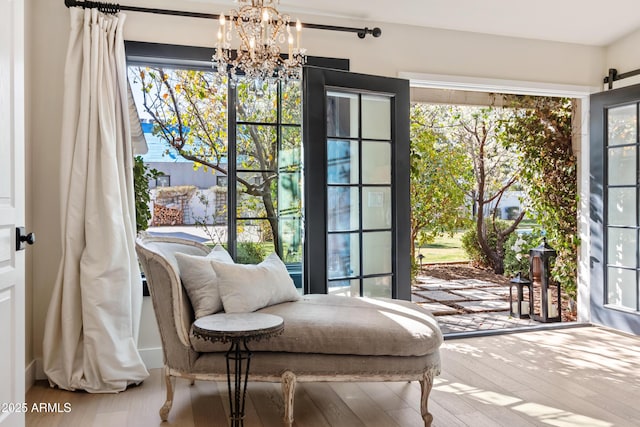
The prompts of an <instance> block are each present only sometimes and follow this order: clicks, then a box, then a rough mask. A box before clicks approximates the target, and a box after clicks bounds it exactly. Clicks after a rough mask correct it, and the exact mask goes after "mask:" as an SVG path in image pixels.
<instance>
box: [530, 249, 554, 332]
mask: <svg viewBox="0 0 640 427" xmlns="http://www.w3.org/2000/svg"><path fill="white" fill-rule="evenodd" d="M556 255H557V252H556V250H555V249H553V248H552V247H551V246H549V245H548V244H547V239H546V238H543V239H542V243H541V244H540V246H537V247H535V248H533V249H531V250H530V251H529V276H530V278H531V282H532V286H533V288H534V298H535V297H536V294H537V295H539V298H540V301H539V304H534V307H533V311H532V316H533V319H534V320H536V321H538V322H544V323H548V322H560V321H562V317H561V311H562V305H561V293H560V283H559V282H557V281H556V282H555V283H553V284H552V283H550V280H549V273H550V261H551V259H552V258H555V256H556ZM536 289H538V290H539V292H535V290H536Z"/></svg>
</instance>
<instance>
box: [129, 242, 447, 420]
mask: <svg viewBox="0 0 640 427" xmlns="http://www.w3.org/2000/svg"><path fill="white" fill-rule="evenodd" d="M136 251H137V253H138V257H139V260H140V262H141V264H142V268H143V270H144V272H145V275H146V278H147V283H148V287H149V291H150V294H151V297H152V301H153V307H154V310H155V313H156V319H157V322H158V328H159V330H160V335H161V338H162V345H163V352H164V363H165V382H166V386H167V397H166V402H165V403H164V405H163V406H162V408H161V409H160V417H161V418H162V420H163V421H166V420H167V419H168V416H169V411H170V410H171V406H172V403H173V388H174V382H175V377H181V378H186V379H189V380H191V381H194V380H213V381H222V380H226V375H227V371H226V361H225V352H226V351H227V350H228V347H229V345H228V344H222V343H212V342H210V341H205V340H203V339H202V338H200V337H198V336H197V335H196V334H194V333H193V328H192V324H193V322H194V320H195V315H194V310H193V308H192V305H191V302H190V299H189V296H188V295H187V293H186V291H185V289H184V287H183V285H182V282H181V276H180V271H179V268H178V262H177V260H176V256H175V254H176V253H183V254H187V255H196V256H206V255H207V254H208V253H209V252H210V251H211V249H210V248H209V247H207V246H205V245H202V244H200V243H197V242H193V241H189V240H183V239H175V238H164V237H151V236H142V237H139V238H138V240H137V242H136ZM258 312H260V313H269V314H275V315H278V316H280V317H282V318H283V319H284V324H285V329H284V333H283V334H281V335H279V336H277V337H273V338H271V339H269V340H265V341H259V342H255V343H252V345H251V351H252V353H253V356H252V359H251V371H250V374H249V381H266V382H280V383H281V384H282V391H283V402H284V424H285V425H287V426H291V425H292V423H293V416H294V407H293V401H294V391H295V385H296V382H313V381H419V382H420V385H421V390H422V392H421V401H420V408H421V415H422V418H423V419H424V424H425V426H430V425H431V422H432V419H433V417H432V415H431V414H430V413H429V410H428V407H427V400H428V397H429V393H430V391H431V388H432V385H433V380H434V377H435V376H436V375H438V374H439V373H440V355H439V347H440V345H441V344H442V334H441V332H440V329H439V327H438V324H437V322H436V320H435V319H434V318H433V316H431V314H430V313H429V312H427V311H426V310H424V309H423V308H421V307H419V306H418V305H415V304H412V303H410V302H407V301H400V300H391V299H384V298H381V299H368V298H349V297H344V296H337V295H304V296H302V298H301V299H299V300H298V301H293V302H284V303H280V304H275V305H270V306H267V307H264V308H262V309H260V310H258Z"/></svg>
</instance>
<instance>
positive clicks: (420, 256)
mask: <svg viewBox="0 0 640 427" xmlns="http://www.w3.org/2000/svg"><path fill="white" fill-rule="evenodd" d="M423 259H424V255H422V254H420V255H418V261H420V271H422V260H423Z"/></svg>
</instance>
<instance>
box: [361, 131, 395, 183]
mask: <svg viewBox="0 0 640 427" xmlns="http://www.w3.org/2000/svg"><path fill="white" fill-rule="evenodd" d="M362 183H363V184H391V144H389V143H388V142H372V141H363V143H362Z"/></svg>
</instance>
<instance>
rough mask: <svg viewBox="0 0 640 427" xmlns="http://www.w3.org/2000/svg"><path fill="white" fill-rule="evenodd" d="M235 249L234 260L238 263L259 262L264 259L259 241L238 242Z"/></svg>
mask: <svg viewBox="0 0 640 427" xmlns="http://www.w3.org/2000/svg"><path fill="white" fill-rule="evenodd" d="M236 251H237V254H236V262H237V263H238V264H259V263H260V262H262V260H263V259H264V253H263V251H262V245H261V244H260V243H256V242H238V246H237V247H236Z"/></svg>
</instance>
